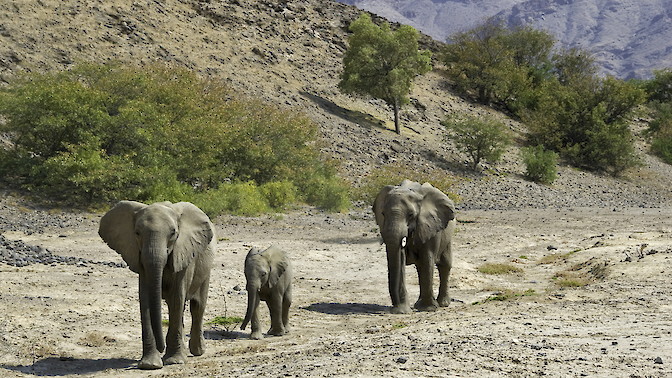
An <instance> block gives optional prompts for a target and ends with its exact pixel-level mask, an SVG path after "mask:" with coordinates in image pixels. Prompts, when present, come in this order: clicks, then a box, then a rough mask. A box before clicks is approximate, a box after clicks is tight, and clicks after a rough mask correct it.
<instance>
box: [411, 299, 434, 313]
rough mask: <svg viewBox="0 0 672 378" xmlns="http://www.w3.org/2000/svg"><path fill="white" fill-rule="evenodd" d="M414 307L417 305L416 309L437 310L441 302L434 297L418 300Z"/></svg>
mask: <svg viewBox="0 0 672 378" xmlns="http://www.w3.org/2000/svg"><path fill="white" fill-rule="evenodd" d="M413 307H415V309H416V310H418V311H436V310H437V308H438V307H439V302H437V301H436V300H435V299H434V298H432V300H431V301H421V300H418V301H417V302H415V305H413Z"/></svg>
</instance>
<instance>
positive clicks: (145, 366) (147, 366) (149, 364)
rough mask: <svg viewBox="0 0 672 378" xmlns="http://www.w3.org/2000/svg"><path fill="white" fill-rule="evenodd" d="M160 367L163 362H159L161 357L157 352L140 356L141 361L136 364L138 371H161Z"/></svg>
mask: <svg viewBox="0 0 672 378" xmlns="http://www.w3.org/2000/svg"><path fill="white" fill-rule="evenodd" d="M162 367H163V361H161V356H160V355H159V353H158V352H156V353H152V354H150V355H147V356H142V359H141V360H140V362H138V369H142V370H154V369H161V368H162Z"/></svg>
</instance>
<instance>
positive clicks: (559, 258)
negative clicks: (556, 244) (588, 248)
mask: <svg viewBox="0 0 672 378" xmlns="http://www.w3.org/2000/svg"><path fill="white" fill-rule="evenodd" d="M580 251H581V249H580V248H578V249H575V250H573V251H571V252H567V253H554V254H552V255H548V256H544V257H542V258H541V259H540V260H539V264H554V263H563V262H566V261H567V260H569V258H570V257H571V256H572V255H573V254H575V253H577V252H580Z"/></svg>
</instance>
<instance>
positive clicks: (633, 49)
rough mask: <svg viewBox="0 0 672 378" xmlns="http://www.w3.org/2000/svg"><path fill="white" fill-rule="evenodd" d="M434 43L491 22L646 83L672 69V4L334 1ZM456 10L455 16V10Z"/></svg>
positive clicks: (528, 0) (523, 0)
mask: <svg viewBox="0 0 672 378" xmlns="http://www.w3.org/2000/svg"><path fill="white" fill-rule="evenodd" d="M338 1H341V2H344V3H347V4H351V5H355V6H357V7H359V8H361V9H365V10H367V11H370V12H372V13H376V14H381V15H384V16H385V17H388V18H390V19H392V20H394V21H397V22H400V23H407V24H409V25H411V26H414V27H416V28H418V29H419V30H421V31H423V32H425V33H427V34H429V35H431V36H433V37H434V38H436V39H439V40H445V39H446V38H447V37H449V36H450V35H451V34H453V33H455V32H459V31H464V30H467V29H469V28H471V27H474V26H476V25H477V24H478V23H479V22H482V21H483V20H485V19H487V18H489V17H496V18H499V19H501V20H503V21H504V23H505V24H506V25H509V26H518V25H531V26H533V27H535V28H537V29H541V30H546V31H548V32H549V33H550V34H551V35H553V36H554V37H555V38H556V39H557V41H558V44H557V47H559V48H570V47H578V48H582V49H585V50H588V51H590V52H592V53H593V54H594V56H595V58H596V61H597V63H598V65H599V67H600V71H601V73H602V74H605V75H612V76H616V77H619V78H623V79H629V78H648V77H651V76H652V72H653V71H654V70H659V69H664V68H668V67H672V42H670V41H672V4H670V3H669V2H665V1H663V0H654V1H648V2H646V3H641V2H637V1H634V0H589V1H568V0H509V1H502V2H497V3H496V4H489V3H488V2H485V1H479V0H475V1H465V0H394V1H390V2H386V1H380V0H338ZM455 10H457V11H455Z"/></svg>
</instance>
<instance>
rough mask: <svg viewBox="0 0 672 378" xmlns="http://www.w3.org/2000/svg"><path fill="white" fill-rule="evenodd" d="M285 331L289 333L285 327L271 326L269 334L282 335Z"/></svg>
mask: <svg viewBox="0 0 672 378" xmlns="http://www.w3.org/2000/svg"><path fill="white" fill-rule="evenodd" d="M285 333H287V331H285V329H284V328H271V329H269V330H268V334H269V335H273V336H282V335H284V334H285Z"/></svg>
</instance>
